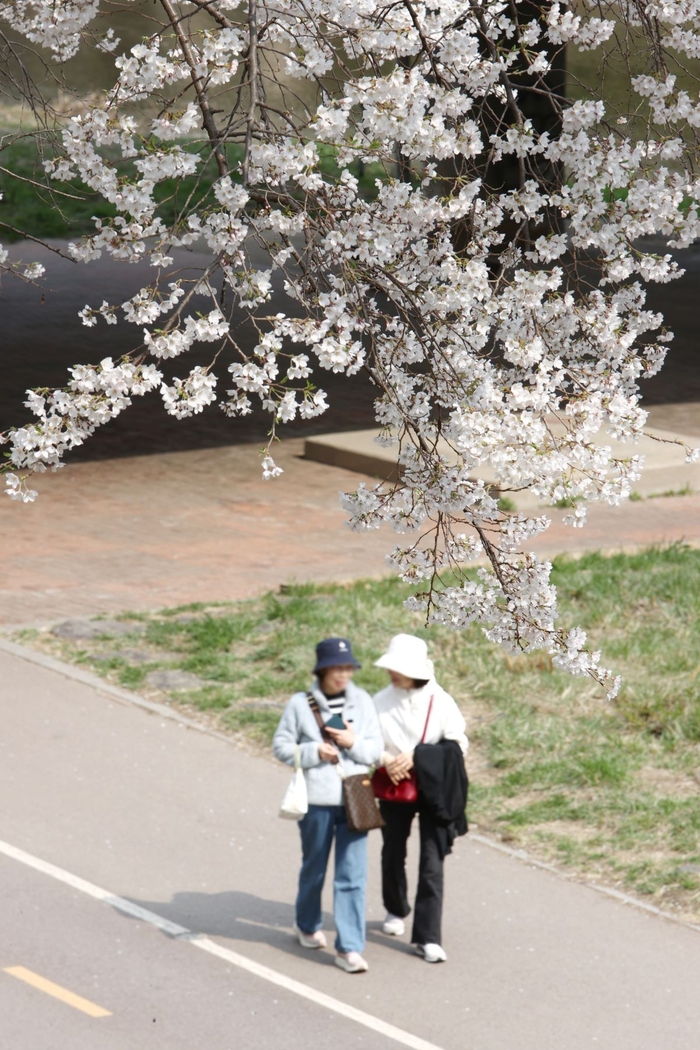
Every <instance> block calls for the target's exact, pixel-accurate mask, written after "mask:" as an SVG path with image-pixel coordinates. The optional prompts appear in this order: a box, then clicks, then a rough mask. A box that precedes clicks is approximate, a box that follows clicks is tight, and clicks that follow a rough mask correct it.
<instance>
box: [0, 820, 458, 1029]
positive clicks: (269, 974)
mask: <svg viewBox="0 0 700 1050" xmlns="http://www.w3.org/2000/svg"><path fill="white" fill-rule="evenodd" d="M0 853H4V855H5V856H6V857H10V858H11V859H12V860H16V861H18V862H19V863H20V864H24V865H26V866H27V867H28V868H33V869H34V870H35V871H39V872H41V873H42V874H43V875H48V876H50V877H51V878H52V879H56V880H57V881H58V882H62V883H64V884H65V885H66V886H71V887H72V888H73V889H74V890H78V891H79V892H80V893H84V894H86V895H87V896H88V897H93V898H94V899H95V900H98V901H102V902H103V903H104V904H109V905H110V906H111V907H112V908H115V909H116V910H117V911H120V912H124V913H125V914H126V915H131V916H132V917H133V918H135V919H140V920H141V921H142V922H147V923H149V924H150V925H151V926H155V927H156V928H157V929H159V930H161V931H162V932H163V933H167V934H168V935H169V936H171V937H174V938H177V939H178V940H183V941H185V942H186V943H187V944H191V945H192V947H193V948H199V949H200V950H201V951H204V952H208V953H209V954H210V955H215V956H217V957H218V958H219V959H224V960H225V961H226V962H228V963H230V964H231V965H232V966H237V967H238V968H239V969H240V970H245V971H246V972H247V973H250V974H253V975H254V976H255V977H260V978H261V979H262V980H264V981H268V982H269V983H270V984H275V985H277V986H278V987H279V988H284V989H285V990H286V991H288V992H292V993H293V994H294V995H298V996H300V998H302V999H308V1000H309V1002H311V1003H314V1005H315V1006H322V1007H325V1008H326V1010H331V1011H332V1012H333V1013H336V1014H339V1015H340V1016H341V1017H347V1018H348V1020H350V1021H355V1022H356V1023H357V1024H361V1025H363V1026H364V1027H365V1028H369V1029H371V1031H373V1032H376V1033H377V1034H378V1035H383V1036H386V1038H387V1039H392V1040H393V1041H394V1042H396V1043H400V1044H401V1046H407V1047H410V1048H411V1050H442V1048H441V1047H439V1046H437V1045H436V1044H435V1043H429V1042H427V1041H426V1040H425V1039H421V1038H420V1037H419V1036H417V1035H413V1034H412V1033H411V1032H405V1031H404V1030H403V1029H402V1028H397V1027H396V1026H395V1025H393V1024H389V1023H388V1022H387V1021H382V1020H381V1018H379V1017H373V1016H372V1014H367V1013H365V1012H364V1010H358V1009H357V1008H356V1007H354V1006H350V1005H349V1004H348V1003H344V1002H342V1001H341V1000H340V999H335V998H334V997H333V996H332V995H326V994H325V992H320V991H318V989H316V988H311V987H310V986H309V985H307V984H303V983H302V982H301V981H295V980H294V978H293V977H287V975H286V974H283V973H279V972H278V971H277V970H273V969H271V968H270V967H269V966H263V965H262V963H257V962H254V960H253V959H249V958H248V957H247V956H245V955H239V953H238V952H232V951H231V950H230V949H229V948H224V947H223V946H222V945H220V944H217V943H216V942H215V941H212V940H210V938H209V937H205V936H204V934H199V933H195V932H193V931H192V930H188V929H187V928H186V927H185V926H179V925H178V924H177V923H176V922H170V920H169V919H164V918H163V917H162V916H161V915H157V914H156V913H155V912H153V911H149V910H148V908H142V907H140V905H138V904H133V903H132V902H131V901H128V900H126V899H125V898H124V897H118V896H117V895H116V894H114V893H109V891H108V890H103V889H101V887H99V886H95V884H94V883H92V882H87V881H86V880H85V879H81V878H80V876H79V875H73V874H72V873H71V872H69V871H65V869H64V868H59V867H57V866H56V865H55V864H50V863H49V862H48V861H46V860H42V859H41V858H40V857H35V856H33V855H32V854H31V853H26V852H25V851H24V850H22V849H19V848H18V847H17V846H12V845H11V844H10V843H9V842H3V841H2V840H0ZM360 980H361V978H360Z"/></svg>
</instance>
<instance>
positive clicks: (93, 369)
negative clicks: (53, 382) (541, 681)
mask: <svg viewBox="0 0 700 1050" xmlns="http://www.w3.org/2000/svg"><path fill="white" fill-rule="evenodd" d="M134 7H135V8H136V7H137V5H134ZM155 7H156V8H157V9H158V19H157V20H154V18H153V16H152V15H149V18H150V20H149V21H145V22H144V34H145V35H144V37H143V39H142V41H141V42H140V43H138V44H137V45H136V46H134V47H131V48H130V49H126V50H124V51H122V50H121V49H120V42H119V40H118V39H117V38H116V36H115V34H114V32H113V30H111V29H110V30H108V31H107V32H106V33H103V32H101V31H100V32H98V31H97V29H96V26H97V24H98V23H97V22H96V21H95V20H96V18H97V16H98V11H99V0H2V2H1V3H0V17H1V18H2V19H4V20H5V22H6V23H8V24H9V25H10V26H11V27H12V29H13V31H14V32H15V33H18V34H21V36H22V37H24V38H25V39H26V40H28V41H30V42H31V43H32V44H34V45H35V46H36V47H37V48H39V49H42V50H43V51H44V52H45V53H46V54H47V56H48V57H49V58H50V59H52V60H53V61H55V62H63V61H66V60H67V59H69V58H71V57H72V56H74V55H75V54H76V53H77V52H78V50H79V48H80V47H84V48H87V47H95V48H99V49H101V50H103V51H106V52H108V53H113V54H114V56H115V57H114V69H115V74H114V83H113V86H112V87H111V88H110V89H109V90H108V91H107V92H106V95H105V96H104V98H102V99H101V100H99V102H96V103H95V104H94V105H91V106H87V107H86V109H85V111H84V112H83V113H81V114H78V115H74V116H72V117H66V118H64V119H63V120H61V121H59V124H60V127H59V129H58V130H59V138H58V142H57V146H56V148H55V149H54V150H53V151H52V152H51V154H50V156H48V157H47V159H46V162H45V168H46V172H47V176H48V177H49V179H50V180H51V182H52V184H53V185H55V186H56V187H58V188H60V184H61V182H62V181H63V182H65V181H66V180H70V179H73V178H76V177H77V178H80V179H81V180H82V182H83V183H84V184H86V185H87V186H88V187H90V188H91V189H92V190H93V191H96V192H98V193H99V194H100V195H101V196H102V197H103V198H105V199H106V200H107V201H109V202H111V204H112V205H113V206H114V208H115V210H116V216H115V217H114V218H113V219H111V220H108V221H106V220H96V222H95V229H94V231H93V232H92V233H91V234H90V235H89V236H85V237H84V238H83V239H82V240H80V241H78V242H76V243H74V244H71V245H70V247H69V251H70V254H71V255H72V257H73V258H74V259H76V260H78V261H80V262H82V263H85V264H89V263H90V262H91V260H93V259H96V258H97V257H99V256H100V255H101V254H102V253H108V254H109V255H110V256H112V257H113V258H114V259H117V260H123V261H124V262H139V261H143V262H145V263H146V264H147V265H148V266H149V267H150V278H149V279H148V280H147V281H146V283H144V286H143V287H142V288H141V290H140V291H139V292H138V294H136V295H135V296H133V298H131V299H130V300H129V301H128V302H124V303H116V302H110V301H109V299H108V298H105V299H104V301H103V302H102V303H101V304H97V303H91V304H87V305H86V306H85V309H84V310H83V311H82V313H81V316H82V320H83V323H84V324H85V325H86V326H87V327H88V328H89V329H92V330H93V331H94V330H96V328H97V326H99V325H101V324H105V323H107V324H117V323H119V324H123V325H132V326H133V328H134V336H133V350H132V352H131V353H129V354H128V355H127V356H126V357H124V358H123V359H121V360H119V361H114V360H112V359H109V358H107V359H105V360H102V361H100V362H99V363H98V364H85V365H79V366H76V367H74V368H72V369H70V370H69V371H70V377H69V379H68V382H67V384H66V386H65V388H63V389H56V390H50V391H47V390H38V391H35V392H29V393H28V398H27V402H26V404H27V406H28V408H29V409H30V410H31V412H32V413H33V415H34V422H32V423H30V424H27V425H24V426H18V427H17V428H15V429H13V430H11V431H8V432H7V433H6V434H5V435H4V436H3V439H4V441H5V443H6V445H7V451H8V457H7V463H6V467H5V468H4V469H5V473H6V485H7V493H8V495H10V496H11V497H12V498H15V499H19V500H30V499H33V498H34V493H33V492H32V490H31V489H29V488H28V487H27V481H28V479H29V478H30V476H31V475H32V473H34V472H36V471H42V470H46V469H47V468H56V467H58V466H59V465H60V464H61V462H62V459H63V456H64V454H65V453H66V452H69V451H70V449H72V448H75V447H76V446H77V445H80V444H82V443H83V442H84V441H86V440H87V439H88V438H89V437H90V435H91V434H92V433H93V432H94V430H95V428H96V427H98V426H100V425H102V424H104V423H107V422H108V421H109V420H110V419H112V418H114V417H115V416H116V415H117V414H118V413H121V412H122V411H124V410H126V409H127V408H128V406H129V404H130V403H131V401H132V399H133V398H134V397H137V396H139V395H140V394H143V393H145V392H147V391H150V390H153V389H155V388H159V389H160V391H161V394H162V399H163V406H164V409H165V411H166V412H169V413H171V414H172V415H174V416H176V417H178V418H180V419H184V418H186V417H188V416H191V415H193V414H194V413H197V412H200V411H202V409H203V408H204V407H205V406H206V405H209V404H210V403H212V402H214V401H216V400H217V399H219V400H220V404H221V407H222V409H223V410H224V412H226V413H227V414H228V415H229V416H245V415H246V414H248V413H250V412H251V408H252V404H253V403H254V402H258V403H259V404H260V405H261V406H262V407H263V408H264V409H265V410H266V411H267V412H268V413H269V417H270V442H269V445H268V447H267V449H266V450H265V453H264V458H263V476H264V477H265V478H274V477H275V476H276V475H278V474H279V473H280V470H279V468H278V467H277V466H276V465H275V462H274V458H273V455H274V441H275V440H276V438H277V437H278V436H279V432H280V430H281V428H282V426H283V424H285V423H287V422H288V421H290V420H292V419H295V418H296V417H301V418H303V419H310V418H313V417H315V416H318V415H320V414H321V413H323V412H324V411H325V409H326V407H327V405H326V395H325V394H324V392H323V390H322V389H319V388H317V387H316V386H315V385H312V383H311V378H310V377H311V376H312V372H313V371H314V369H315V370H316V371H317V370H318V369H319V368H320V369H326V370H332V371H333V372H337V373H344V374H345V375H352V374H353V373H356V372H358V371H359V370H361V369H362V370H365V371H366V373H368V375H369V376H370V377H371V379H372V381H373V382H374V384H375V385H376V391H377V398H376V418H377V422H378V425H379V427H380V428H381V437H380V440H381V442H382V443H384V444H386V445H390V446H393V447H394V448H395V449H396V454H397V457H398V461H399V464H400V480H399V481H398V482H396V483H395V484H393V485H388V484H385V485H378V486H375V487H365V486H360V488H359V489H358V491H356V492H354V493H352V494H346V495H345V496H344V497H343V503H344V506H345V508H346V509H347V511H348V513H349V516H350V521H351V524H352V526H353V527H354V528H356V529H373V528H378V527H380V526H385V525H388V526H389V527H391V528H392V529H393V530H395V532H396V533H398V534H405V536H404V539H403V542H401V543H400V544H399V545H397V546H396V547H395V549H394V550H393V553H392V554H391V556H390V558H391V562H392V563H393V565H394V566H395V567H396V568H397V570H398V572H399V574H400V576H401V577H402V578H403V579H404V580H406V581H410V582H412V583H415V585H416V595H415V597H414V599H412V601H413V604H414V605H415V606H416V607H417V608H422V609H425V610H426V614H427V615H428V617H429V618H431V619H432V621H433V622H437V623H443V624H449V625H451V626H453V627H455V628H463V627H465V626H467V625H468V624H470V623H472V622H478V623H480V624H481V625H483V627H484V629H485V631H486V633H487V635H488V637H489V638H491V639H493V640H496V641H498V642H501V643H503V644H504V645H506V646H507V647H510V648H517V649H521V650H530V649H533V648H544V649H545V650H547V651H548V652H550V653H552V654H553V659H554V663H555V664H556V665H557V666H560V667H563V668H565V669H567V670H569V671H571V672H572V673H574V674H580V675H589V676H591V677H593V678H594V679H596V680H598V681H600V682H602V683H604V684H605V686H606V688H607V689H608V692H609V694H610V695H614V693H615V690H616V688H617V683H616V680H615V679H614V678H613V676H612V675H611V673H610V672H609V671H607V670H606V669H604V668H602V667H601V666H600V664H599V658H600V654H598V653H591V652H590V651H588V650H587V648H586V637H585V633H584V632H583V631H582V630H580V629H575V630H572V631H570V632H564V631H562V630H560V629H559V628H558V627H557V625H556V595H555V591H554V588H553V586H552V584H551V583H550V568H551V566H550V565H549V563H547V562H546V561H545V562H542V561H540V560H538V558H537V557H536V556H535V555H533V554H532V553H528V552H527V546H528V541H529V540H530V539H531V538H532V537H533V536H535V535H537V534H539V533H542V532H543V530H545V529H546V528H547V527H548V524H549V522H548V519H547V517H546V515H545V514H537V515H534V516H528V515H525V514H522V513H516V512H509V511H506V510H503V509H501V507H502V506H503V505H504V504H503V503H501V504H500V505H499V495H500V496H503V495H504V494H513V493H514V494H517V493H518V492H521V491H523V490H529V491H530V492H532V493H534V494H535V495H536V496H537V497H539V499H540V501H541V502H542V503H544V504H546V503H548V502H549V503H553V502H555V501H560V500H566V501H568V502H569V504H570V507H571V514H570V515H569V517H568V520H569V523H570V524H571V525H572V526H573V527H578V526H581V525H583V523H584V519H585V504H586V503H587V502H589V501H592V500H603V501H606V502H607V503H610V504H618V503H620V502H621V501H623V500H624V499H625V498H626V497H627V496H628V494H629V491H630V486H631V484H632V483H633V482H634V480H635V479H636V478H637V477H638V476H639V471H640V466H641V464H640V460H639V457H638V456H636V455H635V453H634V443H635V440H636V439H637V438H638V437H639V435H640V433H641V431H642V427H643V425H644V422H645V418H646V413H645V412H644V410H643V409H642V408H641V407H640V391H639V381H640V380H642V379H643V378H645V377H647V376H651V375H653V374H654V373H655V372H656V371H658V369H659V368H660V367H661V365H662V363H663V360H664V356H665V353H666V348H667V344H668V342H669V341H670V339H671V338H672V337H671V333H669V332H668V331H666V330H665V328H664V322H663V317H662V316H661V315H660V314H658V313H653V312H651V311H650V310H648V309H647V308H646V306H645V290H644V284H645V283H646V282H667V281H670V280H672V279H674V278H675V277H677V276H678V275H679V273H681V272H682V271H681V270H680V269H679V266H678V264H677V262H676V261H674V259H673V258H672V255H671V253H670V250H671V249H680V248H684V247H687V246H688V245H690V244H691V243H692V242H693V241H694V240H695V238H697V237H698V235H699V233H700V225H699V221H698V203H697V202H698V192H699V189H700V185H699V179H698V175H697V162H698V127H700V103H699V101H698V97H697V81H696V79H695V76H694V70H695V69H696V68H697V67H695V66H694V63H695V61H696V60H697V59H698V58H700V0H666V2H664V0H652V2H646V0H620V2H619V3H609V2H606V0H600V2H596V0H580V3H579V4H577V6H575V7H571V8H569V7H566V6H564V5H563V4H561V3H558V2H553V3H546V4H536V3H533V2H532V0H473V2H469V0H425V2H424V0H243V2H239V0H181V2H179V3H176V2H175V0H157V3H156V5H155ZM565 49H566V50H568V52H569V53H570V54H574V55H578V54H580V53H582V52H583V53H586V52H592V53H593V55H594V56H595V61H593V62H591V63H589V67H590V69H591V70H592V75H591V77H590V81H591V82H590V83H575V82H574V81H573V80H572V81H571V84H572V85H573V88H574V89H575V90H572V91H570V92H569V96H568V97H567V94H566V91H565V77H564V72H563V70H564V54H565ZM611 71H614V72H615V75H616V77H617V79H618V81H620V80H621V81H622V83H623V90H622V91H621V92H618V95H617V96H616V97H612V96H611V95H610V92H608V91H606V77H608V76H609V74H610V72H611ZM193 142H195V143H196V148H195V149H193V148H188V146H191V144H192V143H193ZM207 163H209V164H213V165H215V168H216V178H215V180H214V182H213V185H212V187H211V191H210V192H209V191H208V192H204V193H199V194H197V193H192V194H190V195H189V197H188V199H187V201H186V203H185V204H184V205H183V206H182V207H181V208H180V210H179V212H178V214H177V216H176V219H175V221H173V222H170V223H166V222H165V221H164V220H163V218H162V217H161V216H160V215H159V213H158V206H157V192H156V191H157V188H158V186H159V184H161V183H162V182H163V181H164V180H166V179H175V180H183V179H186V178H191V177H192V176H193V175H195V176H196V175H197V173H198V172H201V171H202V170H203V167H204V166H205V165H206V164H207ZM125 165H128V171H127V174H125V170H127V169H126V168H125ZM652 237H653V238H655V240H654V241H653V242H652V241H651V240H650V238H652ZM659 239H661V240H659ZM659 243H661V244H662V245H663V247H662V249H661V251H659ZM195 244H197V245H199V246H201V245H205V246H206V250H207V251H208V253H209V257H210V262H209V264H208V266H207V267H206V268H205V269H204V270H203V272H202V273H201V274H199V275H198V276H197V278H196V279H193V280H187V279H184V278H178V279H176V280H173V279H172V277H171V276H169V272H168V268H169V266H170V265H171V262H172V256H171V254H170V253H171V252H172V250H173V249H174V248H182V247H187V246H192V245H195ZM261 249H262V250H263V251H264V253H265V256H264V257H265V258H266V260H267V262H266V264H265V265H264V266H261V265H260V264H259V261H258V263H256V262H255V259H257V260H259V259H260V257H261V254H260V250H261ZM4 259H5V257H4V256H3V257H2V261H3V262H4ZM275 271H278V272H279V274H280V275H281V277H282V279H283V282H284V289H285V292H286V295H287V296H288V298H289V309H288V310H286V311H284V312H277V313H275V314H271V313H270V310H269V307H268V303H269V300H270V294H271V288H272V278H273V275H274V274H275ZM23 273H24V276H25V278H26V279H30V280H35V279H38V278H39V277H40V276H41V274H40V273H39V271H38V270H37V269H36V268H34V269H32V268H31V267H29V268H28V269H27V270H26V272H24V271H23ZM21 275H22V274H20V276H21ZM222 288H223V291H222ZM243 320H246V321H248V322H252V324H253V326H254V329H255V331H256V332H257V345H256V346H255V348H254V350H253V351H252V352H246V351H245V350H244V348H243V347H242V346H241V345H240V343H239V341H237V331H238V329H239V327H240V325H241V323H242V321H243ZM97 334H98V333H97ZM86 335H89V333H86ZM201 342H208V343H211V344H212V360H211V364H210V365H209V366H208V367H202V366H197V367H195V368H191V369H189V370H188V366H187V364H186V363H185V362H186V355H187V352H188V351H189V350H190V348H191V347H192V346H193V345H194V344H195V343H201ZM180 356H183V372H182V374H183V375H184V378H183V379H175V380H174V381H172V382H171V384H170V385H168V383H167V382H165V381H164V379H163V376H162V373H161V371H160V368H159V363H160V362H161V361H162V360H164V359H167V358H175V357H180ZM315 374H316V373H315V372H314V375H315ZM601 434H602V435H605V434H609V435H611V436H612V437H614V438H617V439H623V440H626V441H628V442H629V445H630V450H629V455H628V456H626V457H624V458H619V457H615V456H614V455H613V453H612V451H611V448H610V446H609V445H608V444H606V443H605V437H604V436H603V438H601V436H600V435H601ZM687 452H688V455H692V456H695V455H697V453H696V452H695V451H693V450H690V449H688V450H687ZM485 466H488V468H489V470H490V471H491V472H493V474H494V476H495V479H496V481H495V485H494V484H493V482H491V483H489V484H487V483H486V481H485V480H484V478H483V477H480V472H483V469H484V467H485ZM489 476H490V475H489ZM484 556H485V558H486V563H487V564H486V567H483V568H479V570H478V572H477V574H476V575H475V574H474V573H473V572H468V571H467V569H468V567H469V563H470V562H473V561H474V560H476V559H479V558H481V559H483V558H484Z"/></svg>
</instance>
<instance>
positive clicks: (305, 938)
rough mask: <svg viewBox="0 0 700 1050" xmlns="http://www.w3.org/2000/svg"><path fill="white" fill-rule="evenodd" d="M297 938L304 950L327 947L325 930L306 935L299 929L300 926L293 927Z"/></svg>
mask: <svg viewBox="0 0 700 1050" xmlns="http://www.w3.org/2000/svg"><path fill="white" fill-rule="evenodd" d="M293 930H294V933H295V934H296V938H297V940H298V941H299V944H300V945H301V946H302V948H325V947H326V944H327V942H326V935H325V933H324V932H323V930H316V933H304V932H303V931H302V930H300V929H299V927H298V926H296V925H295V926H294V927H293Z"/></svg>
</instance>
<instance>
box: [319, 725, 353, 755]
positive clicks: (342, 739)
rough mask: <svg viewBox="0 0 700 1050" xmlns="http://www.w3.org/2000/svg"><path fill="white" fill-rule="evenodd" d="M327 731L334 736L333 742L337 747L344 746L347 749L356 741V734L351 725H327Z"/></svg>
mask: <svg viewBox="0 0 700 1050" xmlns="http://www.w3.org/2000/svg"><path fill="white" fill-rule="evenodd" d="M326 732H327V733H328V735H329V736H330V737H332V738H333V743H334V744H335V745H336V747H342V748H345V749H346V750H347V748H350V747H352V745H353V744H354V743H355V734H354V732H353V730H352V729H351V728H350V726H346V727H345V729H332V728H331V727H330V726H326Z"/></svg>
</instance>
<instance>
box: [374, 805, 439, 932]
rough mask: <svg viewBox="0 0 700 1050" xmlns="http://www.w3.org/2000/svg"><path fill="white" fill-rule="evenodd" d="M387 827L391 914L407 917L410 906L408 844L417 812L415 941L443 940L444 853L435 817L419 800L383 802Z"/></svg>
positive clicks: (386, 892) (385, 874)
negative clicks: (414, 801)
mask: <svg viewBox="0 0 700 1050" xmlns="http://www.w3.org/2000/svg"><path fill="white" fill-rule="evenodd" d="M379 806H380V809H381V811H382V816H383V817H384V820H385V821H386V827H384V828H382V838H383V840H384V844H383V847H382V896H383V898H384V907H385V908H386V910H387V911H388V912H390V913H391V914H392V915H397V916H398V917H399V918H401V919H403V918H405V917H406V916H407V915H408V914H409V912H410V910H411V906H410V904H409V903H408V887H407V885H406V845H407V843H408V836H409V835H410V833H411V824H412V823H413V818H414V817H415V815H416V813H418V819H419V825H420V862H419V866H418V891H417V893H416V909H415V912H414V915H413V933H412V935H411V941H412V942H413V944H442V894H443V857H442V855H441V852H440V846H439V843H438V838H437V827H436V825H435V823H434V821H433V820H432V819H431V818H430V817H429V816H428V815H427V814H426V813H424V812H421V811H420V809H419V806H418V804H417V803H416V804H411V803H405V802H380V804H379Z"/></svg>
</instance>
